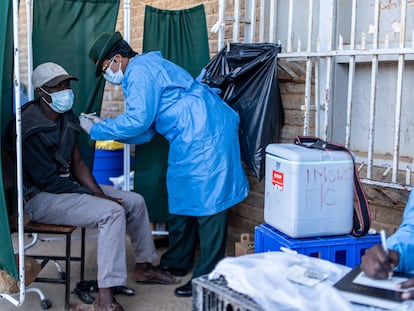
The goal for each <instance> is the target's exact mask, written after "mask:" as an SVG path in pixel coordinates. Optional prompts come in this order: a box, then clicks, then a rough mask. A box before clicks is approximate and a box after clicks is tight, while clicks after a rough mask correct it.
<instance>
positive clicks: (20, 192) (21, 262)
mask: <svg viewBox="0 0 414 311" xmlns="http://www.w3.org/2000/svg"><path fill="white" fill-rule="evenodd" d="M13 42H14V45H13V47H14V49H13V54H14V77H13V80H14V95H15V107H16V109H15V110H16V162H17V211H18V242H19V243H18V244H19V280H20V283H19V287H20V293H19V301H20V304H19V305H21V304H23V302H24V298H25V294H26V292H25V290H26V287H25V275H24V220H23V173H22V135H21V133H22V132H21V118H22V111H21V106H20V47H19V1H18V0H13Z"/></svg>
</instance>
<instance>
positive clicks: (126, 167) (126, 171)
mask: <svg viewBox="0 0 414 311" xmlns="http://www.w3.org/2000/svg"><path fill="white" fill-rule="evenodd" d="M130 16H131V2H130V1H129V0H124V32H125V41H126V42H128V43H130V41H131V38H130ZM124 111H126V105H125V104H124ZM130 153H131V147H130V145H128V144H125V145H124V186H123V190H126V191H129V190H130V189H131V185H130V182H129V172H130V170H131V163H130V158H131V155H130Z"/></svg>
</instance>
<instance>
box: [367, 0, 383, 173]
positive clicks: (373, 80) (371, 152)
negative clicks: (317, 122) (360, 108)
mask: <svg viewBox="0 0 414 311" xmlns="http://www.w3.org/2000/svg"><path fill="white" fill-rule="evenodd" d="M379 14H380V13H379V0H375V8H374V38H373V42H372V49H373V50H376V49H377V47H378V27H379ZM371 66H372V67H371V91H370V105H369V109H370V113H369V132H368V133H369V134H368V135H369V136H368V165H367V178H368V179H371V178H372V167H373V157H374V133H375V106H376V105H375V101H376V95H377V92H376V87H377V74H378V55H373V56H372V64H371Z"/></svg>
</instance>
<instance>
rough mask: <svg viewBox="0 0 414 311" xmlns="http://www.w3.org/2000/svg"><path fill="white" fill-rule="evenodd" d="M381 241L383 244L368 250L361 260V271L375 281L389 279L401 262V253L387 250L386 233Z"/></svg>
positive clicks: (383, 233)
mask: <svg viewBox="0 0 414 311" xmlns="http://www.w3.org/2000/svg"><path fill="white" fill-rule="evenodd" d="M381 240H382V241H381V244H377V245H375V246H373V247H371V248H369V249H367V250H366V251H365V254H364V256H362V258H361V270H362V271H364V272H365V274H366V275H367V276H369V277H371V278H373V279H387V278H389V277H390V276H392V274H393V271H394V269H395V267H397V266H398V263H399V261H400V253H399V252H397V251H394V250H390V249H388V248H387V243H386V237H385V232H384V231H382V233H381Z"/></svg>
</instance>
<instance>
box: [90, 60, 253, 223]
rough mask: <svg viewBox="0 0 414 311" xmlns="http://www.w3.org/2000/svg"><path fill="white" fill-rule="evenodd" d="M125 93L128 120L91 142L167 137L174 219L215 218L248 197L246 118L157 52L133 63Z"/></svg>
mask: <svg viewBox="0 0 414 311" xmlns="http://www.w3.org/2000/svg"><path fill="white" fill-rule="evenodd" d="M122 89H123V92H124V96H125V99H126V112H125V113H124V114H122V115H119V116H117V117H116V118H115V119H105V123H100V124H96V125H94V126H93V127H92V129H91V132H90V134H91V138H92V139H95V140H109V139H114V140H118V141H122V142H124V143H129V144H142V143H145V142H148V141H150V140H151V138H152V137H153V135H154V134H155V132H158V133H160V134H161V135H163V136H164V137H165V138H166V139H167V140H168V141H169V144H170V149H169V156H168V170H167V189H168V204H169V211H170V213H171V214H178V215H187V216H209V215H214V214H217V213H219V212H221V211H223V210H225V209H227V208H229V207H231V206H233V205H235V204H237V203H239V202H240V201H242V200H243V199H244V198H245V197H246V196H247V194H248V191H249V185H248V182H247V178H246V175H245V172H244V169H243V167H242V164H241V159H240V145H239V138H238V125H239V121H240V119H239V116H238V114H237V113H236V112H235V111H234V110H233V109H232V108H231V107H229V106H228V105H227V104H226V103H225V102H224V101H223V100H222V99H221V98H220V97H219V96H218V95H217V94H215V93H214V92H213V91H212V90H211V89H210V88H209V87H208V86H207V85H204V84H201V83H199V82H196V81H195V80H194V79H193V77H192V76H191V75H190V74H189V73H187V72H186V71H185V70H184V69H182V68H181V67H179V66H177V65H175V64H174V63H172V62H170V61H168V60H166V59H164V58H163V57H162V55H161V53H160V52H150V53H145V54H141V55H137V56H135V57H133V58H131V59H130V61H129V64H128V66H127V67H126V70H125V73H124V79H123V81H122Z"/></svg>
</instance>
